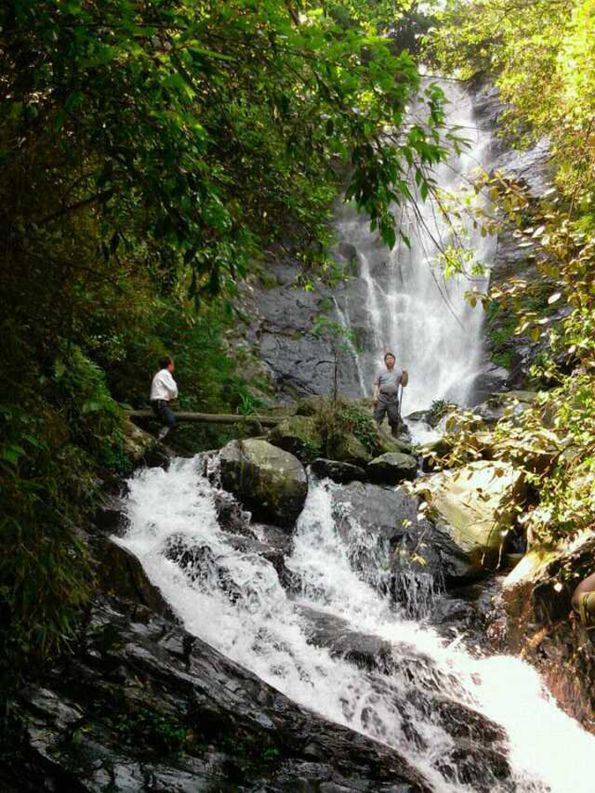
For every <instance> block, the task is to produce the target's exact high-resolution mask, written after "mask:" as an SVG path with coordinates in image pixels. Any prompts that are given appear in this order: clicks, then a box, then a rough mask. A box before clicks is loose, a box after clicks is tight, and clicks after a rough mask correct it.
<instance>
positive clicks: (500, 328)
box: [244, 85, 550, 411]
mask: <svg viewBox="0 0 595 793" xmlns="http://www.w3.org/2000/svg"><path fill="white" fill-rule="evenodd" d="M447 87H448V90H449V91H450V93H451V107H452V108H453V109H452V111H451V123H453V124H458V125H459V126H460V127H461V134H462V135H463V136H464V137H466V138H467V139H469V140H470V147H469V149H468V151H467V152H466V153H465V154H463V156H462V157H459V158H453V159H451V160H450V161H449V162H448V163H446V164H445V165H444V166H440V168H439V169H438V170H437V181H438V184H439V185H440V186H441V187H443V188H444V189H445V190H451V191H453V192H454V191H456V190H457V189H458V188H460V187H465V186H466V187H467V188H468V187H469V183H470V181H471V180H472V178H473V175H474V173H475V172H476V168H477V166H479V167H482V168H483V169H485V170H486V171H488V172H489V173H495V172H501V173H504V174H507V175H508V176H510V177H512V178H514V179H515V180H516V181H519V182H521V183H522V184H523V185H525V186H526V187H527V189H528V191H529V194H530V196H531V197H532V198H534V199H535V200H537V199H539V197H540V196H542V195H543V194H544V193H545V192H546V191H547V190H548V189H549V187H550V184H549V178H548V177H549V175H548V165H547V154H548V151H547V141H541V142H540V143H538V144H537V145H536V146H534V147H533V148H532V149H529V150H527V151H517V150H515V149H514V148H513V147H512V144H511V142H510V141H509V140H507V139H506V138H505V137H502V136H500V135H499V119H500V116H501V114H502V112H503V110H504V107H503V105H502V103H501V102H500V101H499V99H498V92H497V89H495V88H494V87H492V86H489V85H472V86H466V87H465V89H463V88H460V87H458V86H457V87H455V88H451V87H449V86H447ZM335 218H336V219H335V224H336V233H337V244H336V246H335V251H334V254H335V258H336V260H337V262H338V264H339V266H340V268H342V270H343V272H344V273H345V274H346V278H345V280H343V281H340V282H339V283H338V284H336V285H334V287H333V288H331V287H329V286H328V285H327V284H324V283H323V282H322V281H321V280H318V281H314V283H313V285H311V287H310V288H309V290H308V291H307V290H305V289H304V288H303V287H301V286H300V285H299V283H300V267H299V265H298V264H297V262H294V261H292V260H291V259H290V258H285V259H282V260H276V261H273V262H272V263H270V264H268V265H267V271H266V276H265V277H263V278H262V279H261V280H260V281H258V282H255V283H253V284H252V285H251V286H250V287H248V288H246V290H245V291H244V309H245V312H246V314H247V315H248V317H249V321H248V324H247V326H246V328H247V330H246V334H245V337H246V342H247V343H248V344H249V345H250V346H251V347H252V349H254V350H255V351H256V352H257V355H258V356H259V358H260V359H261V361H262V362H263V366H264V367H265V368H266V370H267V373H268V374H269V376H270V377H271V379H272V380H273V382H274V384H275V388H276V391H277V396H278V398H279V399H280V400H281V401H290V400H292V399H294V398H296V397H299V396H303V395H309V394H325V393H330V392H331V390H332V383H333V369H334V367H333V355H332V353H331V350H330V349H329V341H328V340H325V339H324V338H318V337H317V336H316V335H315V334H314V332H313V327H314V323H315V321H316V319H317V317H319V316H321V315H325V314H326V315H328V316H330V317H331V318H332V319H333V320H335V321H336V322H338V323H341V324H342V325H344V326H345V327H346V328H347V329H348V330H349V331H351V332H352V334H353V339H354V340H355V343H356V345H357V350H356V348H355V346H354V345H353V343H352V341H349V340H347V341H346V342H345V343H344V344H342V345H341V346H342V350H341V352H340V354H339V358H340V365H339V390H340V391H341V393H343V394H345V395H346V396H349V397H361V396H367V395H369V394H370V393H371V388H372V378H373V373H374V370H375V369H376V367H377V366H378V365H379V363H380V362H381V359H382V355H383V353H384V352H385V351H386V350H388V349H396V351H397V357H398V360H399V362H400V363H402V365H404V366H406V367H407V368H408V369H409V370H410V373H411V374H412V375H413V377H412V387H411V388H410V389H409V390H408V394H407V397H408V403H409V404H407V405H406V406H405V409H406V410H409V411H410V410H415V409H417V408H421V407H426V406H429V404H430V403H431V402H432V401H433V400H435V399H452V400H455V401H458V402H460V403H462V404H474V403H476V402H479V401H482V400H483V399H484V398H485V397H486V396H487V395H488V394H489V393H491V392H493V391H499V390H502V389H505V388H507V387H520V386H522V385H524V384H525V383H526V378H527V370H528V367H529V365H530V363H531V360H532V359H533V358H534V356H535V355H536V353H537V352H539V346H538V345H536V344H534V343H533V342H531V340H530V339H528V338H525V337H522V336H521V337H517V336H514V335H513V330H514V326H515V324H516V320H515V317H514V316H512V315H511V314H510V313H506V312H497V313H496V312H495V311H490V312H489V313H488V316H487V318H484V317H483V316H482V314H483V311H482V310H481V309H480V308H479V307H478V308H476V309H472V308H471V307H470V306H469V305H468V304H467V302H466V301H465V297H464V295H465V292H466V291H468V290H470V289H477V290H478V291H484V290H485V289H486V288H487V283H486V280H485V279H483V280H482V278H481V277H478V276H477V275H473V274H472V272H471V265H472V263H473V262H474V261H476V262H477V261H480V262H482V263H487V264H488V265H489V268H490V283H491V285H493V286H496V287H497V286H502V285H503V284H504V283H505V282H506V281H507V280H508V279H509V278H511V277H513V276H514V277H521V278H524V279H526V280H528V281H534V280H535V279H537V278H538V277H539V276H538V274H537V271H536V267H535V259H534V255H533V253H532V251H531V250H529V251H528V249H527V248H526V247H524V246H521V245H520V244H519V243H520V240H519V239H517V237H515V235H514V229H513V228H511V227H505V228H503V229H501V230H500V231H499V233H498V235H497V236H495V237H491V238H488V239H485V238H482V237H481V236H480V235H479V233H478V232H477V231H476V230H473V228H471V227H469V228H467V229H466V230H465V231H464V234H465V235H466V242H467V245H468V246H469V249H470V251H471V256H472V258H470V260H469V262H467V263H466V267H467V270H468V272H467V274H466V275H465V276H461V277H458V278H454V279H450V280H449V281H447V282H444V281H443V280H442V276H441V272H440V262H439V259H440V255H439V252H438V249H437V247H435V243H436V240H437V239H439V241H440V243H441V244H442V246H443V247H447V246H448V245H449V244H451V242H452V230H451V227H450V225H449V223H448V221H445V220H444V219H443V218H442V217H441V213H440V211H439V207H437V206H436V205H435V204H432V202H431V201H427V202H425V203H424V202H422V201H421V200H420V201H418V204H417V206H416V207H415V208H414V209H413V210H405V211H403V212H401V229H402V230H403V231H404V233H406V234H407V236H408V237H410V240H411V247H410V248H408V247H407V246H406V245H404V244H402V243H401V244H400V245H397V247H396V248H395V250H394V251H392V252H391V251H389V250H388V249H387V248H386V247H385V246H383V244H382V243H381V242H380V241H379V239H378V238H377V236H376V235H374V234H372V233H370V232H369V230H368V222H367V219H366V218H365V217H363V216H357V215H356V214H355V212H354V211H353V210H351V209H350V208H349V207H345V206H344V205H339V204H338V205H337V210H336V214H335ZM484 319H487V321H484ZM416 389H417V391H416Z"/></svg>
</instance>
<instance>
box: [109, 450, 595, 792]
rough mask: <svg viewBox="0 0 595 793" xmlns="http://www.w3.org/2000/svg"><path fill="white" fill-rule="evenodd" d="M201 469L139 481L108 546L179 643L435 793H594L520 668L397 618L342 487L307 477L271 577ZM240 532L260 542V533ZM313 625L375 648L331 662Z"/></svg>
mask: <svg viewBox="0 0 595 793" xmlns="http://www.w3.org/2000/svg"><path fill="white" fill-rule="evenodd" d="M203 466H204V460H203V459H202V458H200V457H197V458H193V459H178V460H175V461H174V462H173V463H172V465H171V466H170V468H169V470H168V471H164V470H162V469H160V468H154V469H146V470H142V471H140V472H138V473H137V474H135V475H134V476H133V477H132V479H131V480H130V483H129V485H130V491H129V495H128V497H127V515H128V519H129V527H128V530H127V533H126V536H125V537H124V538H123V539H121V540H119V542H121V543H122V544H123V545H125V546H126V547H127V548H129V549H130V550H131V551H132V552H134V553H135V554H136V555H137V556H138V558H139V559H140V560H141V562H142V564H143V566H144V568H145V570H146V572H147V574H148V576H149V578H150V579H151V581H152V582H153V583H154V584H155V585H156V586H157V587H159V589H160V590H161V591H162V593H163V595H164V596H165V598H166V599H167V601H168V602H169V603H170V604H171V606H172V608H173V610H174V611H175V613H176V614H177V615H178V616H179V617H180V619H181V620H182V622H183V624H184V626H185V627H186V629H187V630H188V631H189V632H190V633H192V634H194V635H196V636H199V637H200V638H201V639H203V640H205V641H206V642H208V643H209V644H210V645H212V646H213V647H215V648H217V649H218V650H219V651H221V652H222V653H224V654H226V655H227V656H229V657H230V658H232V659H234V660H235V661H236V662H238V663H240V664H241V665H243V666H244V667H246V668H248V669H250V670H252V671H253V672H254V673H255V674H257V675H258V676H259V677H260V678H262V679H263V680H265V681H266V682H267V683H269V684H270V685H272V686H274V687H275V688H277V689H278V690H280V691H282V692H283V693H284V694H286V695H287V696H288V697H290V698H291V699H293V700H295V701H296V702H298V703H300V704H301V705H304V706H306V707H308V708H310V709H312V710H314V711H316V712H318V713H320V714H322V715H323V716H325V717H326V718H328V719H331V720H333V721H335V722H338V723H340V724H343V725H347V726H348V727H350V728H351V729H353V730H355V731H357V732H361V733H364V734H365V735H368V736H370V737H371V738H373V739H375V740H377V741H380V742H382V743H383V744H386V745H388V746H390V747H394V748H395V749H396V750H398V751H399V752H400V753H401V755H402V756H404V757H406V758H407V759H408V760H409V761H410V762H411V764H412V765H414V766H415V767H416V768H417V769H418V770H419V771H420V772H421V773H422V774H423V776H424V777H425V778H426V780H427V781H428V783H429V785H430V786H431V787H432V789H433V790H435V791H437V792H438V793H454V791H469V793H484V791H485V793H488V791H489V793H504V792H507V793H512V791H519V792H522V793H545V792H546V791H549V792H550V793H589V791H590V790H591V789H592V788H591V787H589V785H588V781H587V780H589V779H590V778H591V777H592V774H591V773H590V770H589V769H590V765H591V764H592V762H593V757H595V739H594V738H593V737H592V736H590V735H589V734H587V733H586V732H584V731H583V730H582V729H581V728H580V727H579V726H578V724H577V723H576V722H574V721H573V720H572V719H570V718H569V717H567V716H566V715H565V714H563V713H562V711H561V710H559V709H558V707H557V706H556V705H555V703H554V702H553V700H552V699H551V698H550V697H549V696H548V695H547V694H546V692H545V691H544V690H543V688H542V684H541V681H540V678H539V676H538V675H537V673H536V672H535V671H534V670H533V669H531V668H530V667H529V666H528V665H526V664H524V663H523V662H522V661H520V660H518V659H516V658H512V657H505V656H495V657H484V656H482V654H481V652H480V651H479V650H478V651H477V652H473V654H472V653H471V652H470V651H468V650H466V649H465V648H464V646H463V644H462V643H461V642H458V641H454V642H452V641H451V642H448V641H446V640H445V639H443V638H441V637H440V636H439V635H438V633H437V632H436V631H435V630H434V629H433V628H432V626H431V624H430V623H429V622H428V621H427V620H420V619H418V620H413V619H408V618H407V617H406V613H405V611H404V610H402V609H401V608H399V607H398V606H396V605H395V604H394V602H393V601H392V599H391V598H390V596H389V595H388V594H387V593H386V589H385V588H383V587H382V586H381V582H382V579H383V575H384V573H385V570H386V566H387V556H386V555H387V549H386V548H385V547H383V545H382V543H379V542H378V538H377V537H375V536H373V534H371V533H370V532H369V531H368V532H366V531H364V530H363V529H362V528H361V527H360V526H359V525H358V522H357V519H356V517H355V515H354V514H352V513H350V512H349V510H347V511H343V513H342V514H340V515H338V513H337V510H336V508H335V505H336V501H335V497H336V495H337V494H338V493H339V492H340V489H341V486H340V485H335V484H333V483H331V482H330V481H328V480H323V481H319V482H317V481H315V480H313V479H311V483H310V491H309V495H308V499H307V502H306V506H305V509H304V511H303V513H302V515H301V516H300V518H299V521H298V524H297V527H296V529H295V531H294V534H293V540H292V543H291V548H290V550H289V551H288V552H287V555H286V557H285V560H284V571H285V572H284V575H281V574H280V573H279V572H278V567H277V568H276V567H275V566H274V564H273V563H272V562H271V561H269V560H267V559H266V558H264V557H263V556H262V555H261V554H260V553H257V552H254V551H252V550H250V547H248V548H246V547H243V548H242V547H238V544H237V539H238V538H237V536H236V537H235V539H234V536H233V535H232V534H230V533H229V532H227V531H224V530H223V529H222V528H221V527H220V525H219V523H218V519H217V509H216V498H217V495H218V490H217V488H216V487H215V486H214V485H212V484H211V483H210V482H209V480H208V479H207V478H206V477H205V476H204V474H203V473H202V471H203ZM346 526H348V528H349V530H348V531H346V530H345V527H346ZM251 528H252V530H253V531H254V532H255V533H256V535H257V536H258V537H259V538H260V539H262V540H265V539H266V536H265V535H266V531H267V529H266V528H265V527H261V526H258V525H254V524H252V525H251ZM181 559H183V560H184V563H183V564H181V563H180V560H181ZM282 581H283V584H282ZM288 582H289V583H288ZM413 583H414V582H412V585H413ZM320 620H322V621H323V622H324V621H326V623H329V624H330V625H331V627H332V625H336V626H340V630H339V633H340V634H341V636H342V638H343V640H345V638H347V640H348V644H349V641H351V640H353V643H354V644H355V645H356V646H358V647H360V649H361V646H360V645H361V642H362V637H364V641H363V645H364V646H367V647H369V646H372V647H373V648H375V649H374V650H373V651H371V652H370V653H369V655H370V658H368V663H366V664H363V665H362V664H361V663H356V662H355V660H354V659H353V658H352V657H351V656H350V655H349V653H348V652H346V651H345V645H344V646H343V651H342V652H339V653H337V652H333V650H332V646H331V645H332V642H328V641H325V639H324V637H322V638H321V636H322V634H321V632H320V630H317V629H316V628H314V629H313V625H315V624H316V623H317V621H318V622H320ZM322 633H324V631H323V632H322ZM331 633H332V630H331ZM358 642H360V644H358ZM494 724H496V725H501V727H498V728H497V727H495V726H494ZM501 728H503V730H502V729H501ZM499 731H501V732H502V734H500V732H499Z"/></svg>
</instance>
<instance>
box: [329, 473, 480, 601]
mask: <svg viewBox="0 0 595 793" xmlns="http://www.w3.org/2000/svg"><path fill="white" fill-rule="evenodd" d="M420 504H421V500H420V499H419V498H418V497H417V496H415V495H411V494H410V493H409V492H407V491H406V490H405V489H404V488H403V487H399V488H396V489H394V490H393V489H387V488H384V487H381V486H379V485H374V484H362V483H360V482H352V483H351V484H349V485H347V486H346V487H344V488H341V489H340V490H339V491H338V492H336V493H335V494H334V495H333V511H334V517H335V519H336V521H337V526H338V529H339V531H340V532H341V533H343V535H344V536H345V537H346V538H347V540H348V543H349V546H350V547H351V548H352V549H353V551H352V553H353V558H352V563H353V564H354V566H355V567H356V568H357V569H359V570H361V571H362V573H363V574H367V575H371V576H372V577H371V582H372V583H374V584H375V585H376V586H378V587H380V588H381V589H385V590H386V589H388V590H390V591H392V593H393V595H394V596H395V597H396V599H397V600H398V601H399V602H401V603H402V604H403V605H407V599H408V598H409V597H411V593H412V590H411V586H410V585H411V584H412V583H413V582H412V580H411V579H413V578H416V579H419V580H418V582H417V584H415V585H416V586H419V587H426V588H427V592H426V595H427V596H430V595H431V594H432V591H433V590H434V589H439V588H441V587H442V586H443V585H444V583H449V582H452V581H457V580H459V579H461V578H463V577H464V576H465V573H466V569H467V563H466V559H465V556H464V554H463V553H462V552H461V551H460V549H458V548H457V546H456V545H455V543H453V542H452V540H451V539H450V537H448V535H446V534H444V533H443V532H441V531H439V530H438V529H437V528H436V527H435V526H434V525H433V524H432V523H431V522H430V521H428V520H426V519H425V518H424V517H423V516H422V515H421V514H420V513H419V511H418V510H419V507H420ZM419 594H421V593H419ZM409 605H410V606H411V607H412V613H411V616H420V615H419V614H415V613H414V612H415V608H414V604H413V603H410V604H409Z"/></svg>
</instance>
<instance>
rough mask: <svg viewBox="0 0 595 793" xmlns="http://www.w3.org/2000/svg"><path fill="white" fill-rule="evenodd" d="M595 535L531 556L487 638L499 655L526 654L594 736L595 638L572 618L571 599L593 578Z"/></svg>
mask: <svg viewBox="0 0 595 793" xmlns="http://www.w3.org/2000/svg"><path fill="white" fill-rule="evenodd" d="M594 559H595V533H591V534H590V535H586V536H584V537H582V538H579V539H578V540H576V541H575V542H574V543H573V544H572V545H571V546H570V547H567V548H565V549H564V550H563V551H555V550H551V551H548V552H543V553H538V552H537V551H529V553H528V554H527V555H526V556H525V557H524V558H523V559H522V560H521V562H520V563H519V564H518V565H517V567H515V569H514V570H513V571H512V573H510V574H509V575H508V576H507V577H506V579H505V580H504V585H503V588H502V592H501V595H500V597H499V598H498V600H497V608H496V610H495V612H494V613H493V614H492V617H491V620H490V625H489V626H488V635H489V636H490V637H491V639H492V642H493V645H494V646H495V648H496V649H497V650H499V651H501V652H502V651H504V652H513V653H515V654H520V653H522V654H523V656H524V657H525V658H527V660H529V661H530V662H531V663H532V664H533V665H534V666H536V667H537V669H538V670H539V671H540V673H541V674H542V676H543V678H544V680H545V681H546V684H547V686H548V688H549V690H550V691H551V692H552V694H553V695H554V696H555V698H556V699H557V701H558V702H559V704H560V706H561V707H562V708H563V709H564V710H565V711H566V712H567V713H569V714H570V715H571V716H573V717H574V718H575V719H577V720H578V721H579V722H580V723H581V724H582V725H583V726H584V727H585V729H587V730H590V731H591V732H593V731H595V728H594V724H593V713H595V685H593V681H595V635H594V634H595V632H594V631H593V630H590V631H587V630H586V629H585V628H584V627H583V626H582V625H581V624H580V621H579V620H578V619H577V618H576V616H574V617H571V612H572V605H571V598H572V594H573V592H574V589H575V587H576V586H577V585H578V584H579V582H580V581H581V580H582V579H583V578H585V577H586V576H587V575H589V574H590V573H591V572H593V567H594Z"/></svg>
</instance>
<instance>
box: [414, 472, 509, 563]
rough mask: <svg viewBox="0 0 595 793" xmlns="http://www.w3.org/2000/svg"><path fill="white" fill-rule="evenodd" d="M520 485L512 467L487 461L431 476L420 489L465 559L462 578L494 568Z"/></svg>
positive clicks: (437, 522)
mask: <svg viewBox="0 0 595 793" xmlns="http://www.w3.org/2000/svg"><path fill="white" fill-rule="evenodd" d="M523 484H524V483H523V475H522V473H521V471H520V470H518V469H516V468H515V467H514V466H512V465H511V464H510V463H506V462H490V461H486V460H479V461H477V462H474V463H469V464H468V465H465V466H463V467H462V468H458V469H456V470H453V471H442V472H440V473H437V474H432V475H431V476H428V477H426V478H425V479H424V480H423V482H422V483H420V488H419V490H420V492H422V493H423V495H424V497H425V498H426V500H427V501H428V503H429V504H430V513H431V517H432V520H433V521H434V523H435V524H436V526H437V527H438V528H439V530H440V531H441V532H443V533H444V534H446V535H447V536H448V537H449V538H450V540H451V541H452V542H453V543H454V544H455V545H456V546H457V548H458V549H459V550H460V552H461V553H462V554H464V555H465V558H466V560H467V572H466V574H465V577H466V578H474V577H477V576H481V575H483V574H485V573H486V572H487V571H490V570H495V569H496V567H497V566H498V561H499V557H500V554H501V552H502V550H503V547H504V544H505V538H506V535H507V534H508V532H509V530H510V528H511V526H512V524H513V521H514V516H515V507H516V506H517V505H518V504H519V503H520V502H521V500H522V498H523V493H524V488H523Z"/></svg>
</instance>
